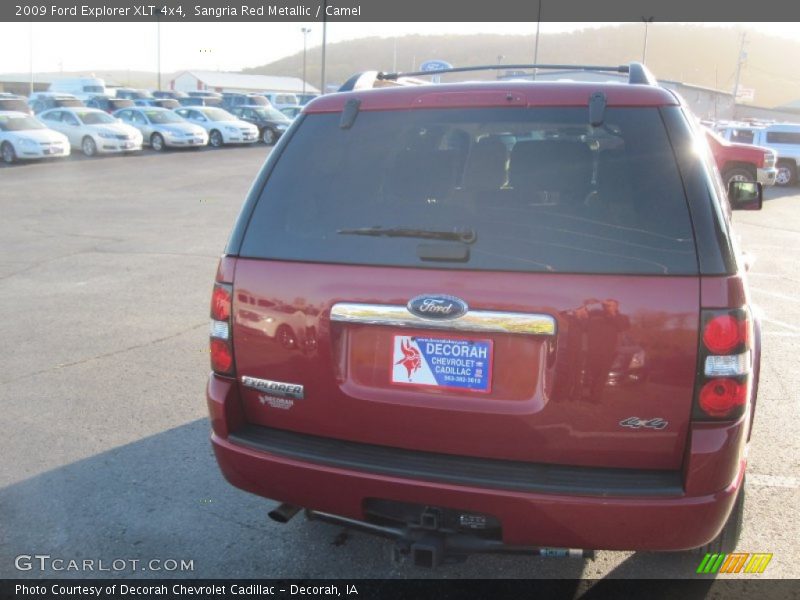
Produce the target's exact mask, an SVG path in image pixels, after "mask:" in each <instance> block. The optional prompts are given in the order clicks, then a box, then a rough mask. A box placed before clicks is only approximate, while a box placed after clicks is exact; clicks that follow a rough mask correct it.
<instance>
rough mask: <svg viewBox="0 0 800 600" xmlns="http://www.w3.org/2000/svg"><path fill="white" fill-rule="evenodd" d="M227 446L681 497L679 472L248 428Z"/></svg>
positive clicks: (562, 488) (430, 475) (541, 486)
mask: <svg viewBox="0 0 800 600" xmlns="http://www.w3.org/2000/svg"><path fill="white" fill-rule="evenodd" d="M229 439H230V441H231V442H233V443H235V444H239V445H241V446H247V447H248V448H252V449H254V450H259V451H262V452H268V453H269V454H274V455H276V456H282V457H286V458H291V459H295V460H302V461H307V462H310V463H315V464H318V465H325V466H331V467H339V468H343V469H350V470H354V471H363V472H368V473H374V474H378V475H391V476H396V477H405V478H409V479H419V480H425V481H436V482H439V483H448V484H456V485H469V486H475V487H482V488H491V489H497V490H510V491H516V492H540V493H550V494H567V495H580V496H602V497H606V496H648V497H652V496H665V497H670V496H671V497H675V496H682V495H683V486H682V480H681V473H680V471H661V470H654V469H616V468H602V467H577V466H564V465H553V464H537V463H527V462H521V461H510V460H499V459H494V458H476V457H471V456H456V455H452V454H438V453H434V452H419V451H416V450H406V449H403V448H392V447H388V446H376V445H372V444H363V443H360V442H350V441H344V440H337V439H333V438H324V437H319V436H314V435H308V434H305V433H296V432H292V431H285V430H281V429H272V428H269V427H262V426H258V425H247V426H245V427H243V428H242V429H240V430H239V431H237V432H236V433H232V434H230V436H229Z"/></svg>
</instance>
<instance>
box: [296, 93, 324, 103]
mask: <svg viewBox="0 0 800 600" xmlns="http://www.w3.org/2000/svg"><path fill="white" fill-rule="evenodd" d="M318 97H319V94H297V103H298V104H299V105H300V106H305V105H306V104H308V103H309V102H311V101H312V100H313V99H314V98H318Z"/></svg>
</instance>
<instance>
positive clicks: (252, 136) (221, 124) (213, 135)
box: [175, 106, 258, 148]
mask: <svg viewBox="0 0 800 600" xmlns="http://www.w3.org/2000/svg"><path fill="white" fill-rule="evenodd" d="M175 112H176V113H177V114H179V115H180V116H181V117H183V118H184V119H186V120H187V121H189V122H190V123H194V124H195V125H199V126H201V127H202V128H203V129H205V130H206V131H207V132H208V143H209V145H211V146H213V147H214V148H219V147H221V146H222V145H224V144H251V143H253V142H257V141H258V127H256V126H255V125H251V124H250V123H247V122H245V121H242V120H241V119H237V118H236V117H234V116H233V115H232V114H231V113H229V112H228V111H227V110H223V109H221V108H217V107H215V106H197V107H194V108H189V107H184V108H176V109H175Z"/></svg>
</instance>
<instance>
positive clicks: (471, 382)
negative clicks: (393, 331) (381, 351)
mask: <svg viewBox="0 0 800 600" xmlns="http://www.w3.org/2000/svg"><path fill="white" fill-rule="evenodd" d="M492 349H493V347H492V340H467V339H458V338H434V337H421V336H410V335H396V336H394V342H393V350H392V383H396V384H402V385H411V386H419V387H430V388H449V389H460V390H472V391H476V392H489V391H491V384H492Z"/></svg>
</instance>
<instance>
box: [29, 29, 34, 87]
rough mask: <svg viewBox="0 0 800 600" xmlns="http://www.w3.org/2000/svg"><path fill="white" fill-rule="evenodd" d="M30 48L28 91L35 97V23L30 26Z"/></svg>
mask: <svg viewBox="0 0 800 600" xmlns="http://www.w3.org/2000/svg"><path fill="white" fill-rule="evenodd" d="M28 41H29V46H28V53H29V57H28V58H29V64H28V66H29V67H30V68H29V71H30V86H29V90H28V96H32V95H33V21H31V26H30V38H29V40H28Z"/></svg>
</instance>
